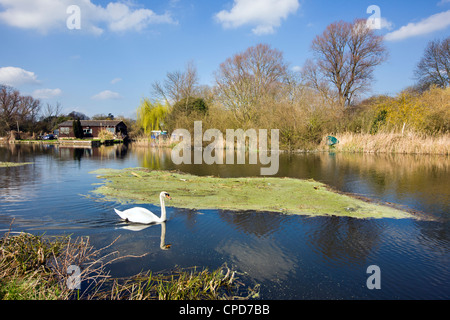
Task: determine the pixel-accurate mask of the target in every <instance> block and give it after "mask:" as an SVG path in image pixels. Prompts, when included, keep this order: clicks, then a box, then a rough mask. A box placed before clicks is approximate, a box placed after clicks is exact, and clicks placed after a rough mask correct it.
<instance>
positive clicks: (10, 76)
mask: <svg viewBox="0 0 450 320" xmlns="http://www.w3.org/2000/svg"><path fill="white" fill-rule="evenodd" d="M0 83H1V84H6V85H9V86H12V87H16V86H21V85H24V84H39V83H40V81H39V80H37V76H36V74H35V73H34V72H31V71H27V70H24V69H22V68H17V67H3V68H0Z"/></svg>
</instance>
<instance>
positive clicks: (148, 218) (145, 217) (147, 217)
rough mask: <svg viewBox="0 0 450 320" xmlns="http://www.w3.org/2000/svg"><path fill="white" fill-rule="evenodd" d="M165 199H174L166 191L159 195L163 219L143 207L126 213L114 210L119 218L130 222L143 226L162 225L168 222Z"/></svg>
mask: <svg viewBox="0 0 450 320" xmlns="http://www.w3.org/2000/svg"><path fill="white" fill-rule="evenodd" d="M164 198H167V199H172V198H171V197H170V195H169V194H168V193H167V192H165V191H163V192H161V193H160V194H159V201H160V202H161V217H158V216H157V215H156V214H154V213H153V212H151V211H149V210H147V209H145V208H141V207H134V208H130V209H127V210H125V211H119V210H117V209H115V208H114V211H116V213H117V214H118V215H119V217H121V218H122V219H123V220H126V221H129V222H135V223H143V224H150V223H161V222H164V221H166V206H165V205H164Z"/></svg>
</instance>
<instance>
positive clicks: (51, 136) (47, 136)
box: [42, 134, 56, 140]
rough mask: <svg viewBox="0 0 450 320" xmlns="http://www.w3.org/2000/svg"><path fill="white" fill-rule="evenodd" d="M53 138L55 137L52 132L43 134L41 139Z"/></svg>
mask: <svg viewBox="0 0 450 320" xmlns="http://www.w3.org/2000/svg"><path fill="white" fill-rule="evenodd" d="M54 139H56V138H55V136H54V135H52V134H46V135H45V136H43V137H42V140H54Z"/></svg>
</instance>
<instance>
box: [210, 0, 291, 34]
mask: <svg viewBox="0 0 450 320" xmlns="http://www.w3.org/2000/svg"><path fill="white" fill-rule="evenodd" d="M299 7H300V4H299V2H298V0H259V1H254V0H234V3H233V7H232V8H231V10H229V11H227V10H222V11H220V12H218V13H217V14H216V15H215V18H216V19H217V21H219V22H220V23H221V24H222V26H223V27H224V28H237V27H240V26H243V25H252V26H254V28H253V29H252V32H253V33H254V34H257V35H262V34H271V33H274V32H275V28H277V27H279V26H280V25H281V20H283V19H286V18H287V17H288V15H289V14H293V13H295V12H296V11H297V9H298V8H299Z"/></svg>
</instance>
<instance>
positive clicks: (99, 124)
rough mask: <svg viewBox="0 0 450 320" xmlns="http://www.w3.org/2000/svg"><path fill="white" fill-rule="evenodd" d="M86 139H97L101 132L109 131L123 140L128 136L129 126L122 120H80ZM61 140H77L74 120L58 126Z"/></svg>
mask: <svg viewBox="0 0 450 320" xmlns="http://www.w3.org/2000/svg"><path fill="white" fill-rule="evenodd" d="M80 122H81V127H82V128H83V133H84V136H85V137H86V138H97V137H98V134H99V133H100V131H101V130H107V131H109V132H111V133H113V134H114V136H115V137H117V138H119V139H121V138H124V137H126V136H127V126H126V124H125V123H124V122H123V121H122V120H80ZM58 129H59V133H58V137H59V138H75V135H74V133H73V120H69V121H65V122H62V123H60V124H59V125H58Z"/></svg>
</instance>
